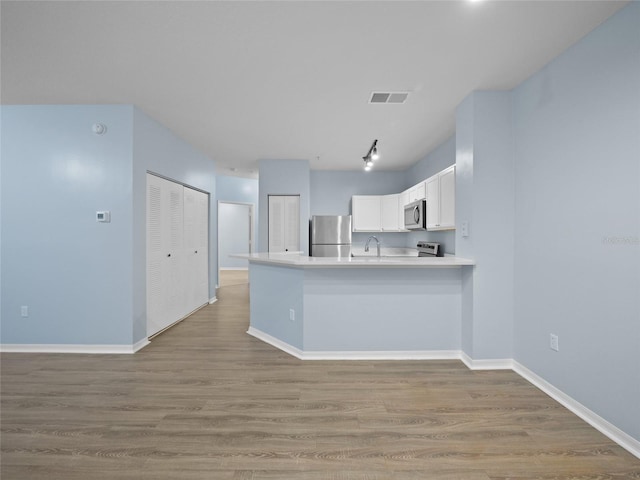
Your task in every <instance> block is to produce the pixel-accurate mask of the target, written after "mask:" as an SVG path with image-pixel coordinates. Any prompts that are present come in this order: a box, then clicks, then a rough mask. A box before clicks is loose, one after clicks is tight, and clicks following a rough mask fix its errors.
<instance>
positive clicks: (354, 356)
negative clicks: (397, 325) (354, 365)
mask: <svg viewBox="0 0 640 480" xmlns="http://www.w3.org/2000/svg"><path fill="white" fill-rule="evenodd" d="M247 333H248V334H249V335H251V336H253V337H256V338H257V339H259V340H262V341H263V342H265V343H268V344H269V345H273V346H274V347H276V348H279V349H280V350H282V351H283V352H285V353H288V354H289V355H292V356H294V357H296V358H299V359H300V360H459V359H460V351H458V350H402V351H393V350H381V351H360V350H338V351H328V350H327V351H322V350H310V351H302V350H300V349H299V348H297V347H294V346H293V345H290V344H288V343H286V342H283V341H282V340H279V339H277V338H275V337H272V336H271V335H269V334H268V333H265V332H263V331H261V330H258V329H257V328H254V327H249V330H247Z"/></svg>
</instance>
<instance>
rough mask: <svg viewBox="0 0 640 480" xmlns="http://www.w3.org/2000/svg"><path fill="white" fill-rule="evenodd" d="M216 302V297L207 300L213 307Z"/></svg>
mask: <svg viewBox="0 0 640 480" xmlns="http://www.w3.org/2000/svg"><path fill="white" fill-rule="evenodd" d="M217 301H218V297H211V298H210V299H209V305H213V304H214V303H216V302H217Z"/></svg>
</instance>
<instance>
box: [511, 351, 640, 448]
mask: <svg viewBox="0 0 640 480" xmlns="http://www.w3.org/2000/svg"><path fill="white" fill-rule="evenodd" d="M512 362H513V371H514V372H516V373H517V374H518V375H520V376H521V377H522V378H524V379H525V380H527V381H528V382H529V383H531V384H533V385H535V386H536V387H538V388H539V389H540V390H542V391H543V392H544V393H546V394H547V395H549V396H550V397H551V398H553V399H554V400H555V401H556V402H558V403H560V404H561V405H563V406H564V407H566V408H567V409H568V410H570V411H571V412H573V413H575V414H576V415H577V416H578V417H580V418H581V419H582V420H584V421H585V422H587V423H588V424H589V425H591V426H592V427H593V428H595V429H596V430H598V431H599V432H600V433H603V434H604V435H606V436H607V437H609V438H610V439H611V440H613V441H614V442H616V443H617V444H618V445H620V446H621V447H622V448H624V449H625V450H628V451H629V453H631V454H632V455H635V456H636V457H638V458H640V441H638V440H636V439H635V438H633V437H632V436H631V435H629V434H627V433H625V432H623V431H622V430H620V429H619V428H618V427H616V426H615V425H613V424H611V423H609V422H608V421H607V420H605V419H604V418H602V417H601V416H600V415H598V414H597V413H595V412H593V411H591V410H589V409H588V408H587V407H585V406H584V405H582V404H581V403H580V402H578V401H577V400H574V399H573V398H572V397H570V396H569V395H567V394H566V393H564V392H563V391H562V390H560V389H558V388H557V387H554V386H553V385H552V384H551V383H549V382H547V381H546V380H545V379H544V378H542V377H540V376H538V375H537V374H535V373H534V372H532V371H531V370H529V369H528V368H527V367H525V366H523V365H521V364H520V363H518V362H516V361H515V360H512Z"/></svg>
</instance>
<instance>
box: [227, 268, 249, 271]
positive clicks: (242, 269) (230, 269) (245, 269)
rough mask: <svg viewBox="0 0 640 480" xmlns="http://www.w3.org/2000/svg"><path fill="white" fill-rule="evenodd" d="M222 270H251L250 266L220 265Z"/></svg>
mask: <svg viewBox="0 0 640 480" xmlns="http://www.w3.org/2000/svg"><path fill="white" fill-rule="evenodd" d="M220 270H225V271H226V270H231V271H233V270H244V271H247V270H249V267H220Z"/></svg>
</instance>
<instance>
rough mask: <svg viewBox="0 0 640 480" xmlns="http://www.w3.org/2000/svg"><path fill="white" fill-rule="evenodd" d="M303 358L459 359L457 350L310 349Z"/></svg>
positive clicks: (304, 353)
mask: <svg viewBox="0 0 640 480" xmlns="http://www.w3.org/2000/svg"><path fill="white" fill-rule="evenodd" d="M302 359H303V360H459V359H460V352H459V351H457V350H399V351H396V350H379V351H358V350H356V351H349V350H346V351H321V350H316V351H310V352H303V353H302Z"/></svg>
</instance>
